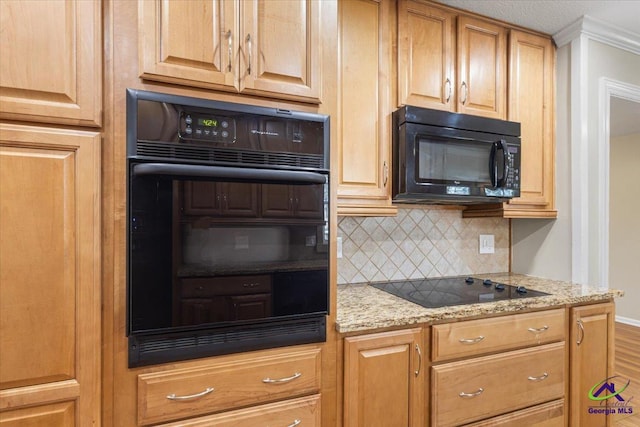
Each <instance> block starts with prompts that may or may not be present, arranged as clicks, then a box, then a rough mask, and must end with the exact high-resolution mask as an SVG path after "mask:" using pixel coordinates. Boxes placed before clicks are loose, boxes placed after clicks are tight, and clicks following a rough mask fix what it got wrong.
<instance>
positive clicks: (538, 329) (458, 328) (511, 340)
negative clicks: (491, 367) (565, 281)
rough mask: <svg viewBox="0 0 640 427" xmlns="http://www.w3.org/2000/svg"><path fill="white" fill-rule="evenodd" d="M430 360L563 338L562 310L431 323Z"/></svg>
mask: <svg viewBox="0 0 640 427" xmlns="http://www.w3.org/2000/svg"><path fill="white" fill-rule="evenodd" d="M432 331H433V332H432V347H431V348H432V361H434V362H440V361H444V360H450V359H453V358H461V357H468V356H476V355H480V354H486V353H490V352H495V351H504V350H512V349H515V348H520V347H527V346H531V345H538V344H546V343H550V342H555V341H563V340H565V337H566V321H565V310H564V309H557V310H548V311H539V312H535V313H524V314H513V315H509V316H504V317H496V318H491V319H478V320H468V321H465V322H458V323H447V324H442V325H434V326H433V327H432Z"/></svg>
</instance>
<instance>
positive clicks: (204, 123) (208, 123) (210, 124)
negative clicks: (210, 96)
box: [198, 117, 218, 127]
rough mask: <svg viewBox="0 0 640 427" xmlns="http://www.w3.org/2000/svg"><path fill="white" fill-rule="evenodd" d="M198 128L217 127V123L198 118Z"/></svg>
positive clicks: (212, 120) (213, 120) (214, 120)
mask: <svg viewBox="0 0 640 427" xmlns="http://www.w3.org/2000/svg"><path fill="white" fill-rule="evenodd" d="M198 126H204V127H218V121H217V120H216V119H208V118H204V117H199V118H198Z"/></svg>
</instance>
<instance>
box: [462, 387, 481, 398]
mask: <svg viewBox="0 0 640 427" xmlns="http://www.w3.org/2000/svg"><path fill="white" fill-rule="evenodd" d="M483 391H484V389H483V388H482V387H480V388H479V389H478V391H476V392H474V393H465V392H463V391H461V392H460V394H459V395H458V396H460V397H464V398H466V399H470V398H472V397H476V396H480V395H481V394H482V392H483Z"/></svg>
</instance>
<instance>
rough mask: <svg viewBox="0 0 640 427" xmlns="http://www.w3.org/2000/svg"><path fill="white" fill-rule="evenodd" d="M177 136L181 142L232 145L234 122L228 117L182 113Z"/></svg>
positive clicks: (234, 137) (233, 140)
mask: <svg viewBox="0 0 640 427" xmlns="http://www.w3.org/2000/svg"><path fill="white" fill-rule="evenodd" d="M178 136H180V139H182V140H188V141H201V142H215V143H227V144H232V143H234V142H235V141H236V121H235V120H234V119H232V118H230V117H225V116H217V115H210V114H203V113H200V112H189V111H182V112H181V113H180V128H179V130H178Z"/></svg>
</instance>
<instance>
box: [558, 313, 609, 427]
mask: <svg viewBox="0 0 640 427" xmlns="http://www.w3.org/2000/svg"><path fill="white" fill-rule="evenodd" d="M614 321H615V313H614V305H613V303H607V304H597V305H591V306H584V307H574V308H572V309H571V339H570V349H569V356H570V369H571V384H570V385H569V395H570V401H569V406H570V414H569V417H570V419H569V421H570V424H571V425H572V426H580V427H592V426H593V427H596V426H598V427H602V426H608V425H610V424H611V417H610V416H607V415H605V414H589V412H588V410H589V407H590V406H599V403H600V402H595V401H593V400H591V399H590V398H589V392H590V390H591V389H592V387H594V386H595V385H596V384H600V383H604V382H605V381H608V380H609V378H610V377H611V376H612V375H614V370H613V363H614V359H613V357H614V353H613V345H614V329H613V325H614ZM612 381H615V379H614V380H612Z"/></svg>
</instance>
